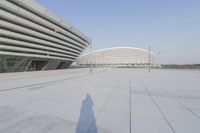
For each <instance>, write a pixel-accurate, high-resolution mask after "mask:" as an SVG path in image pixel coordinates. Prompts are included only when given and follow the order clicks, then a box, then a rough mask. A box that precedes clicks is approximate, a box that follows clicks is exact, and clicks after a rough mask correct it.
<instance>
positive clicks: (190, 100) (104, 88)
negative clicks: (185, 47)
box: [0, 69, 200, 133]
mask: <svg viewBox="0 0 200 133" xmlns="http://www.w3.org/2000/svg"><path fill="white" fill-rule="evenodd" d="M130 125H131V127H130ZM130 130H131V132H132V133H199V132H200V71H195V70H193V71H188V70H152V71H151V73H149V72H148V70H146V69H94V70H93V74H90V73H89V69H71V70H59V71H44V72H28V73H12V74H0V133H130Z"/></svg>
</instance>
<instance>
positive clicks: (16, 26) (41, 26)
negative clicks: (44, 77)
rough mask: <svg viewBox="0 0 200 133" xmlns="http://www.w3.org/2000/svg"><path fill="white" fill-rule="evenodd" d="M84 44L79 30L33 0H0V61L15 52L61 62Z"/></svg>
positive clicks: (66, 59) (82, 47) (85, 38)
mask: <svg viewBox="0 0 200 133" xmlns="http://www.w3.org/2000/svg"><path fill="white" fill-rule="evenodd" d="M88 45H89V39H88V38H87V37H86V36H85V35H84V34H83V33H81V32H79V31H78V30H77V29H75V28H74V27H73V26H72V25H70V24H68V23H66V22H64V21H63V20H62V19H60V18H58V17H56V16H54V15H53V14H52V13H51V12H50V11H49V10H47V9H46V8H44V7H42V6H41V5H39V4H38V3H36V2H35V1H34V0H0V61H2V60H4V59H1V58H3V57H6V58H8V57H7V56H14V55H16V56H20V59H19V60H21V56H22V57H26V58H28V57H31V58H32V57H35V58H40V59H44V60H47V61H48V60H51V59H52V60H56V59H57V60H60V63H61V64H62V62H67V61H74V60H75V59H76V58H77V57H79V55H80V54H81V53H82V52H83V50H84V49H85V48H86V47H87V46H88ZM1 55H2V57H1ZM6 55H7V56H6ZM9 58H10V57H9ZM9 58H8V59H9ZM5 61H6V59H5ZM57 64H59V61H57ZM49 68H50V67H49Z"/></svg>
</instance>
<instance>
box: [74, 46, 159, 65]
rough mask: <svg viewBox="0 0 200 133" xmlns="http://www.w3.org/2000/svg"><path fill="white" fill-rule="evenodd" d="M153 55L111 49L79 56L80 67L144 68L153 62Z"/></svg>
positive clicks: (129, 49) (136, 49)
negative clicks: (91, 65)
mask: <svg viewBox="0 0 200 133" xmlns="http://www.w3.org/2000/svg"><path fill="white" fill-rule="evenodd" d="M155 58H156V56H155V54H154V53H152V52H149V51H147V50H144V49H140V48H133V47H113V48H106V49H101V50H97V51H94V52H92V53H87V54H84V55H82V56H80V57H79V58H78V59H77V61H76V63H77V64H78V65H80V66H90V64H93V66H145V65H148V64H149V63H150V64H153V63H154V62H155Z"/></svg>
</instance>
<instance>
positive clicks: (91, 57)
mask: <svg viewBox="0 0 200 133" xmlns="http://www.w3.org/2000/svg"><path fill="white" fill-rule="evenodd" d="M90 52H91V53H90V73H92V39H90Z"/></svg>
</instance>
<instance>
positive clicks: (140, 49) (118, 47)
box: [80, 47, 156, 57]
mask: <svg viewBox="0 0 200 133" xmlns="http://www.w3.org/2000/svg"><path fill="white" fill-rule="evenodd" d="M112 49H134V50H141V51H144V52H149V51H147V50H145V49H141V48H136V47H111V48H104V49H99V50H96V51H93V52H92V53H93V54H95V53H98V52H101V51H106V50H112ZM88 54H90V52H88V53H85V54H83V55H81V56H80V57H82V56H85V55H88ZM151 54H153V55H154V56H156V55H155V54H154V53H153V52H151Z"/></svg>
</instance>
